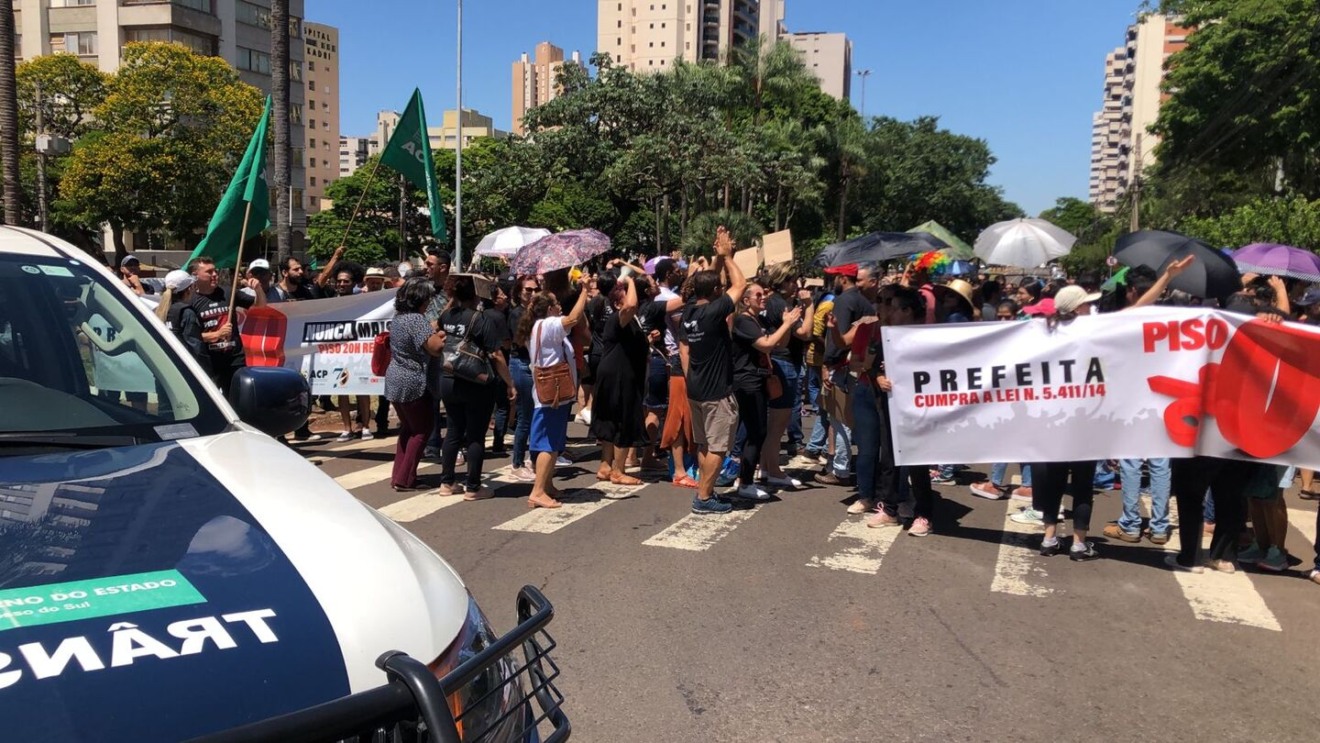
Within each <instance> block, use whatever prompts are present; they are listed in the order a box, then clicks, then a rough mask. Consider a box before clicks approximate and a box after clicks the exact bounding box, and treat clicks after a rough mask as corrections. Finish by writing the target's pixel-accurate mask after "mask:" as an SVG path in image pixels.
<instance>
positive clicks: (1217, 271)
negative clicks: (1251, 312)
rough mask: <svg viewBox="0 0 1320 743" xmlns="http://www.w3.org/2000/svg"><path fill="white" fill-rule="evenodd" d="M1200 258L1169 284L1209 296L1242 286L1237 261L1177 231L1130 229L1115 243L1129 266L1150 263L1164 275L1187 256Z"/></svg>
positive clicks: (1118, 254)
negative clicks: (1171, 265) (1170, 266)
mask: <svg viewBox="0 0 1320 743" xmlns="http://www.w3.org/2000/svg"><path fill="white" fill-rule="evenodd" d="M1189 255H1191V256H1195V257H1196V260H1195V261H1192V265H1190V266H1188V267H1187V270H1185V271H1183V272H1182V273H1180V274H1178V275H1177V276H1175V277H1174V278H1173V281H1171V282H1169V287H1170V288H1173V289H1178V290H1181V291H1185V292H1187V293H1188V294H1191V295H1193V296H1197V297H1203V298H1208V299H1219V298H1221V297H1227V296H1228V295H1230V294H1233V293H1235V292H1237V291H1240V290H1241V289H1242V276H1241V274H1239V273H1238V267H1237V264H1236V263H1234V262H1233V259H1232V258H1230V257H1229V256H1228V255H1226V254H1225V253H1223V252H1222V251H1219V250H1216V249H1215V248H1212V247H1210V246H1209V245H1207V244H1205V243H1203V242H1201V241H1200V240H1197V239H1196V238H1192V237H1188V236H1186V235H1180V234H1178V233H1177V232H1162V231H1160V230H1142V231H1141V232H1130V233H1128V234H1126V235H1124V236H1122V237H1120V238H1118V242H1116V243H1114V257H1115V258H1117V259H1118V262H1119V263H1122V264H1123V265H1125V266H1146V267H1147V268H1150V269H1153V270H1154V271H1155V273H1157V274H1162V273H1164V269H1165V268H1168V266H1169V264H1170V263H1173V262H1174V261H1179V260H1182V259H1183V258H1186V257H1187V256H1189Z"/></svg>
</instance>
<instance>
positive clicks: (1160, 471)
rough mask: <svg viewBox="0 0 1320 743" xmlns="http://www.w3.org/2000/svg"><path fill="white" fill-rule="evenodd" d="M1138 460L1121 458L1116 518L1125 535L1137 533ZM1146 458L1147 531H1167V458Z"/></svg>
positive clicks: (1139, 472)
mask: <svg viewBox="0 0 1320 743" xmlns="http://www.w3.org/2000/svg"><path fill="white" fill-rule="evenodd" d="M1141 461H1142V460H1140V459H1121V460H1119V462H1118V467H1119V472H1120V473H1121V476H1122V478H1123V515H1122V516H1120V517H1119V519H1118V528H1120V529H1122V530H1123V531H1125V532H1127V533H1128V534H1140V533H1141V507H1140V502H1141ZM1149 461H1150V533H1151V534H1168V533H1169V491H1170V486H1171V485H1172V482H1173V481H1172V479H1171V477H1172V475H1171V470H1170V469H1169V460H1167V459H1151V460H1149Z"/></svg>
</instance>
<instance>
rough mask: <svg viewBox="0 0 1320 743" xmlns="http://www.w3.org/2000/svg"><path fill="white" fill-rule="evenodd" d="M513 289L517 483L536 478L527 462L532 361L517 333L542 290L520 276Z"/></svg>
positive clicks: (511, 367)
mask: <svg viewBox="0 0 1320 743" xmlns="http://www.w3.org/2000/svg"><path fill="white" fill-rule="evenodd" d="M514 286H515V289H514V292H513V297H512V299H513V307H511V308H510V309H509V327H510V328H512V329H513V330H514V331H515V332H514V334H513V340H512V345H511V346H510V353H509V374H510V376H512V377H513V386H514V388H515V389H516V390H517V391H518V395H517V397H515V398H514V399H513V412H514V415H515V416H516V421H515V422H514V426H513V461H512V462H511V464H512V465H513V471H512V473H511V474H512V475H513V477H514V479H516V480H521V481H522V482H532V481H533V480H535V479H536V472H535V471H534V470H533V469H532V468H531V466H529V462H528V460H527V439H528V436H530V435H531V432H532V409H533V406H534V405H535V400H533V399H532V358H531V355H530V354H529V352H528V350H527V341H526V339H525V338H523V339H520V338H519V337H518V333H517V332H516V331H517V329H518V328H519V327H520V326H521V325H522V319H523V315H525V314H526V313H527V309H528V307H530V306H531V304H532V301H533V300H535V299H536V297H537V294H538V292H540V291H541V289H540V286H539V285H538V284H537V282H536V277H535V276H522V277H520V278H519V279H518V282H517V283H516V284H515V285H514Z"/></svg>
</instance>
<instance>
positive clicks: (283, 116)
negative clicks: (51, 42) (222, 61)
mask: <svg viewBox="0 0 1320 743" xmlns="http://www.w3.org/2000/svg"><path fill="white" fill-rule="evenodd" d="M2 1H3V0H0V2H2ZM270 21H271V29H270V56H271V61H270V94H271V98H272V99H273V101H272V103H273V105H272V106H271V114H272V117H273V118H274V119H275V121H274V123H275V194H276V196H275V205H276V206H275V240H276V243H277V245H278V251H279V252H278V258H279V261H280V262H281V263H283V262H284V259H285V258H288V257H289V256H290V255H292V254H293V225H291V224H290V223H289V205H290V196H291V194H290V193H289V184H290V182H291V181H292V174H291V173H290V167H289V0H271V3H270Z"/></svg>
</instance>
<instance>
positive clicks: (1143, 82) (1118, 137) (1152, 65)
mask: <svg viewBox="0 0 1320 743" xmlns="http://www.w3.org/2000/svg"><path fill="white" fill-rule="evenodd" d="M1191 33H1192V29H1190V28H1187V27H1185V26H1182V25H1180V23H1179V20H1178V19H1177V18H1170V17H1167V16H1164V15H1160V14H1155V13H1152V14H1149V15H1146V16H1144V17H1143V18H1142V19H1141V20H1140V22H1138V23H1137V24H1135V25H1132V26H1129V27H1128V29H1127V43H1126V44H1125V45H1124V46H1121V47H1119V48H1118V49H1115V50H1114V51H1113V52H1110V53H1109V55H1107V56H1106V58H1105V78H1104V97H1103V99H1102V104H1101V109H1100V111H1098V112H1097V113H1096V114H1095V116H1093V117H1092V120H1091V122H1092V131H1091V180H1090V198H1091V202H1092V203H1094V204H1095V205H1096V206H1097V207H1098V208H1100V209H1101V210H1103V211H1107V212H1112V211H1114V210H1115V209H1117V208H1118V205H1119V204H1120V203H1121V202H1122V200H1123V197H1124V196H1125V195H1126V194H1127V191H1128V188H1129V187H1130V186H1131V184H1132V180H1133V179H1134V178H1136V177H1137V176H1138V175H1140V174H1141V173H1142V172H1143V171H1144V170H1146V169H1147V168H1149V167H1150V166H1151V164H1153V163H1154V162H1155V156H1154V151H1155V146H1156V145H1158V144H1159V138H1158V137H1156V136H1155V135H1154V134H1152V133H1151V132H1150V126H1151V125H1152V124H1154V123H1155V120H1156V119H1157V118H1158V117H1159V113H1160V106H1161V105H1163V103H1164V101H1165V100H1167V99H1168V95H1167V94H1166V93H1164V92H1163V91H1162V90H1161V89H1160V84H1161V83H1162V82H1163V81H1164V63H1165V60H1167V59H1168V58H1169V57H1170V56H1171V55H1173V54H1175V53H1177V52H1178V51H1179V50H1180V49H1182V48H1183V47H1185V46H1187V37H1188V36H1190V35H1191Z"/></svg>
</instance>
